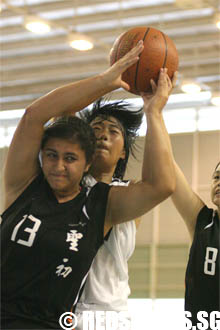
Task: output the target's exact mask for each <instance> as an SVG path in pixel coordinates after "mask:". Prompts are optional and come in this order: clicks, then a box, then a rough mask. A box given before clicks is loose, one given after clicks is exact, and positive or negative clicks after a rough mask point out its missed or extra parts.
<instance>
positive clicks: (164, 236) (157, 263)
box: [126, 131, 220, 298]
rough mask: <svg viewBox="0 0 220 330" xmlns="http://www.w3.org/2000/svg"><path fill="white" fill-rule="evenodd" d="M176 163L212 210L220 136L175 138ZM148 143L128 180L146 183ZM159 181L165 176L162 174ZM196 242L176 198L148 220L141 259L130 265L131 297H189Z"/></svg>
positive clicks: (140, 238)
mask: <svg viewBox="0 0 220 330" xmlns="http://www.w3.org/2000/svg"><path fill="white" fill-rule="evenodd" d="M171 142H172V147H173V152H174V157H175V159H176V161H177V163H178V164H179V166H180V167H181V168H182V170H183V172H184V174H185V176H186V178H187V180H188V182H189V183H190V184H191V185H192V186H193V187H194V189H195V190H196V191H197V192H198V194H199V195H200V197H201V198H202V199H203V200H204V201H205V203H207V205H208V206H210V207H211V206H212V203H211V199H210V183H211V176H212V173H213V170H214V168H215V166H216V164H217V162H218V161H220V131H215V132H195V133H185V134H173V135H171ZM143 144H144V138H142V137H141V138H139V139H138V150H139V151H138V152H137V158H138V160H140V161H135V160H134V159H130V162H129V166H128V170H127V173H126V177H127V178H135V179H137V180H139V179H140V177H141V167H142V166H141V160H142V157H143ZM158 175H160V174H159V173H158ZM189 247H190V239H189V235H188V232H187V230H186V227H185V224H184V222H183V220H182V219H181V217H180V215H179V214H178V212H177V211H176V209H175V207H174V206H173V204H172V201H171V198H169V199H167V200H166V201H164V202H163V203H161V204H160V205H159V206H158V207H156V208H155V209H154V210H152V211H151V212H149V213H148V214H146V215H144V216H143V217H142V221H141V224H140V227H139V229H138V231H137V242H136V249H135V253H134V255H133V256H132V258H131V259H130V261H129V274H130V285H131V291H132V293H131V297H136V298H148V297H150V298H156V297H160V298H165V297H167V298H168V297H169V298H174V297H177V298H178V297H183V294H184V275H185V268H186V263H187V260H188V253H189Z"/></svg>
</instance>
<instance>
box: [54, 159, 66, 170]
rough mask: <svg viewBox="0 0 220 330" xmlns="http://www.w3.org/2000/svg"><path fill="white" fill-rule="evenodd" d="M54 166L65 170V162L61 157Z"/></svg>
mask: <svg viewBox="0 0 220 330" xmlns="http://www.w3.org/2000/svg"><path fill="white" fill-rule="evenodd" d="M55 166H56V170H57V171H60V172H62V171H63V170H66V166H65V162H64V160H63V159H62V158H59V159H57V161H56V165H55Z"/></svg>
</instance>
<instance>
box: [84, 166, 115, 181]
mask: <svg viewBox="0 0 220 330" xmlns="http://www.w3.org/2000/svg"><path fill="white" fill-rule="evenodd" d="M113 173H114V171H109V172H106V173H104V172H101V171H98V170H97V169H91V171H90V174H91V175H92V176H93V178H94V179H96V181H98V182H104V183H107V184H109V183H111V182H112V176H113Z"/></svg>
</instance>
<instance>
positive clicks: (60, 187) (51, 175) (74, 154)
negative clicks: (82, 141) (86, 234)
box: [42, 138, 89, 196]
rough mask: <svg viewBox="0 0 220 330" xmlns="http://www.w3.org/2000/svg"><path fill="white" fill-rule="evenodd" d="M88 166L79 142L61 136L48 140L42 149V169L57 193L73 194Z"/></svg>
mask: <svg viewBox="0 0 220 330" xmlns="http://www.w3.org/2000/svg"><path fill="white" fill-rule="evenodd" d="M88 168H89V165H88V164H86V157H85V152H84V151H83V150H82V149H81V147H80V145H79V144H78V143H73V142H71V141H69V140H64V139H59V138H51V139H49V140H48V141H47V142H46V144H45V146H44V148H43V150H42V170H43V173H44V176H45V178H46V179H47V181H48V183H49V185H50V187H51V188H52V189H53V191H54V192H55V195H56V194H64V195H65V196H71V195H72V194H74V193H75V192H76V191H78V189H79V183H80V180H81V178H82V176H83V174H84V172H86V171H87V170H88Z"/></svg>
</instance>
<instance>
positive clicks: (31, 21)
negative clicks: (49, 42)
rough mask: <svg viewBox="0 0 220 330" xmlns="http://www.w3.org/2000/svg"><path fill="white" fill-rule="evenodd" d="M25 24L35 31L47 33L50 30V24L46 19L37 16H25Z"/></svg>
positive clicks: (28, 28) (27, 27)
mask: <svg viewBox="0 0 220 330" xmlns="http://www.w3.org/2000/svg"><path fill="white" fill-rule="evenodd" d="M24 25H25V27H26V29H27V30H29V31H31V32H33V33H47V32H49V31H50V25H49V24H48V23H47V22H46V21H44V20H42V19H40V18H37V17H31V16H27V17H25V18H24Z"/></svg>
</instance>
